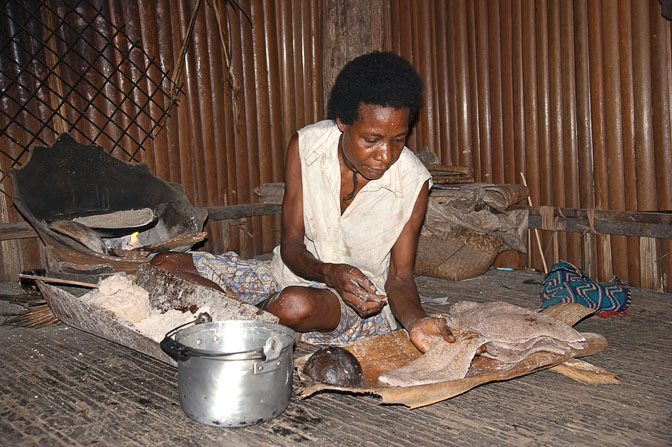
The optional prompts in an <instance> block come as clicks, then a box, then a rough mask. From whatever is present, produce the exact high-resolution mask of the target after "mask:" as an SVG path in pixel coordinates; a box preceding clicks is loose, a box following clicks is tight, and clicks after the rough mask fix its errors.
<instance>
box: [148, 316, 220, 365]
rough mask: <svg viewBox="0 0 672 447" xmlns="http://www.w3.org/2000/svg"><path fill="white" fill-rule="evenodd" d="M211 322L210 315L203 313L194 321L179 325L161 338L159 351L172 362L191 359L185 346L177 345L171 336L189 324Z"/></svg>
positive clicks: (189, 352)
mask: <svg viewBox="0 0 672 447" xmlns="http://www.w3.org/2000/svg"><path fill="white" fill-rule="evenodd" d="M211 321H212V317H211V316H210V314H208V313H207V312H203V313H200V314H198V317H196V319H195V320H194V321H189V322H187V323H184V324H181V325H179V326H178V327H176V328H174V329H171V330H170V331H168V332H167V333H166V336H165V337H163V340H161V343H159V346H160V347H161V350H163V352H165V353H166V354H168V355H169V356H170V357H171V358H172V359H173V360H175V361H177V362H179V361H185V360H188V359H189V357H191V350H190V349H189V348H188V347H187V346H184V345H183V344H182V343H179V342H177V341H176V340H175V339H173V338H172V336H173V334H174V333H175V332H177V331H178V330H180V329H182V328H183V327H185V326H188V325H190V324H200V323H209V322H211Z"/></svg>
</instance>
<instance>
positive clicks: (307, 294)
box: [268, 286, 341, 332]
mask: <svg viewBox="0 0 672 447" xmlns="http://www.w3.org/2000/svg"><path fill="white" fill-rule="evenodd" d="M268 311H269V312H271V313H272V314H274V315H276V316H277V317H278V318H280V324H284V325H285V326H289V327H291V328H292V329H294V330H296V331H299V332H309V331H320V332H329V331H333V330H334V329H336V327H337V326H338V323H339V321H340V320H341V304H340V303H339V301H338V297H337V296H336V295H335V294H334V293H333V292H332V291H331V290H328V289H316V288H313V287H301V286H290V287H286V288H284V289H283V290H282V292H280V294H279V295H278V296H276V297H275V298H274V299H273V300H272V301H271V302H270V303H269V304H268Z"/></svg>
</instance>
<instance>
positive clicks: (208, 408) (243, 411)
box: [161, 316, 294, 427]
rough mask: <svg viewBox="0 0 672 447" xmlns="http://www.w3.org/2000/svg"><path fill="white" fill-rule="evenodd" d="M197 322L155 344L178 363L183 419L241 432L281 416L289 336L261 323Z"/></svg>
mask: <svg viewBox="0 0 672 447" xmlns="http://www.w3.org/2000/svg"><path fill="white" fill-rule="evenodd" d="M198 320H201V317H200V316H199V319H197V321H196V322H194V323H196V324H194V325H193V326H191V327H187V328H183V327H182V326H180V327H177V328H175V329H173V330H172V331H170V332H168V333H167V334H166V337H165V338H164V339H163V341H161V348H162V349H163V350H164V351H165V352H166V353H167V354H168V355H170V356H171V357H172V358H173V359H175V360H177V362H178V391H179V394H180V404H181V405H182V410H183V411H184V412H185V413H186V414H187V416H189V417H190V418H192V419H194V420H195V421H198V422H200V423H203V424H207V425H213V426H223V427H241V426H244V425H251V424H257V423H260V422H264V421H268V420H270V419H273V418H274V417H276V416H278V415H280V414H281V413H282V412H283V411H285V409H286V408H287V405H288V403H289V398H290V396H291V394H292V367H293V364H292V356H293V352H292V351H293V345H294V331H293V330H291V329H290V328H288V327H286V326H282V325H279V324H274V323H266V322H261V321H239V320H230V321H219V322H214V323H213V322H207V323H198ZM173 335H175V337H174V338H173V337H172V336H173Z"/></svg>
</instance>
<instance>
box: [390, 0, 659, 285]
mask: <svg viewBox="0 0 672 447" xmlns="http://www.w3.org/2000/svg"><path fill="white" fill-rule="evenodd" d="M385 42H386V43H385V46H386V48H387V49H391V50H393V51H397V52H399V53H400V54H402V55H404V56H406V57H407V58H409V59H410V60H412V61H413V63H414V64H415V66H416V67H417V68H418V70H419V72H420V74H421V75H422V77H423V78H424V80H425V83H426V107H425V109H424V111H423V114H422V116H421V118H420V121H419V123H418V126H417V129H416V132H415V135H414V136H413V137H412V141H411V145H413V146H414V147H417V148H420V147H422V146H428V147H429V148H430V149H431V150H432V151H434V152H435V153H437V154H439V155H440V156H441V160H442V163H444V164H449V165H460V166H468V167H469V168H471V170H472V172H473V174H474V177H475V179H477V180H480V181H484V182H492V183H522V180H521V175H520V173H521V172H522V173H524V175H525V176H526V177H527V182H528V184H529V187H530V191H531V197H532V201H533V203H534V204H535V205H552V206H557V207H567V208H588V209H591V208H597V209H609V210H640V211H652V210H667V211H669V210H672V147H671V145H672V137H671V132H672V130H671V129H672V126H671V124H672V123H671V121H670V116H671V115H672V102H671V100H672V70H671V67H672V53H671V42H672V41H671V34H670V22H669V21H668V20H666V19H664V18H663V17H662V16H661V8H660V4H659V2H658V1H657V0H635V1H619V2H616V1H611V0H603V1H599V0H598V1H583V0H576V1H573V2H572V1H560V0H558V1H515V0H476V1H470V0H456V1H448V2H446V1H443V0H436V1H426V2H413V1H406V0H391V1H390V8H389V10H388V13H387V16H386V40H385ZM556 237H557V238H556ZM542 242H543V243H542V247H543V249H544V252H545V256H546V259H548V261H549V262H548V264H549V265H550V264H551V263H552V262H551V261H553V262H555V261H556V260H557V259H564V260H568V261H570V262H573V263H575V264H577V265H581V266H583V267H584V268H586V269H587V270H588V273H589V274H590V275H591V277H593V278H599V280H601V281H607V280H610V279H612V277H614V276H616V277H618V278H620V279H622V280H624V281H627V282H629V283H630V284H633V285H641V286H643V287H647V288H654V289H659V288H661V287H662V286H663V284H662V282H663V281H664V280H663V279H661V278H663V275H665V278H666V285H665V289H666V290H671V289H672V255H670V252H671V251H672V243H670V242H671V241H669V240H654V239H649V238H635V237H624V236H613V237H608V236H597V237H595V236H592V235H590V234H589V233H586V234H585V235H580V234H571V233H557V236H556V234H554V233H553V232H549V231H544V232H543V238H542ZM665 255H668V256H665ZM532 256H533V258H532V266H533V267H536V268H537V269H540V270H541V262H540V255H539V251H538V250H537V249H536V247H535V246H532Z"/></svg>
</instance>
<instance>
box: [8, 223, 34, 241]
mask: <svg viewBox="0 0 672 447" xmlns="http://www.w3.org/2000/svg"><path fill="white" fill-rule="evenodd" d="M33 237H37V233H36V232H35V230H33V227H31V226H30V224H29V223H28V222H12V223H0V241H7V240H10V239H30V238H33Z"/></svg>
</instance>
